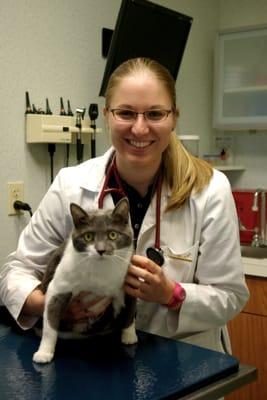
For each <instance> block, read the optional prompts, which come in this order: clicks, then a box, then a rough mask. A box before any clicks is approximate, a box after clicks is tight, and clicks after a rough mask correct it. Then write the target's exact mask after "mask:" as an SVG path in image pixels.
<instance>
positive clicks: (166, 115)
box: [107, 108, 173, 124]
mask: <svg viewBox="0 0 267 400" xmlns="http://www.w3.org/2000/svg"><path fill="white" fill-rule="evenodd" d="M107 110H108V111H110V112H111V113H112V115H113V117H114V119H115V120H116V121H118V122H123V123H134V122H135V121H136V120H137V116H138V115H139V114H142V115H143V116H144V118H145V120H146V121H147V122H149V123H152V124H157V123H160V122H163V121H165V120H166V119H167V118H168V116H169V115H170V114H171V113H173V110H172V109H171V110H165V109H161V108H155V109H152V110H146V111H143V112H138V111H134V110H131V109H128V108H107ZM116 111H130V112H131V113H133V116H134V117H133V119H129V120H127V119H120V118H119V117H118V115H116ZM152 111H164V112H165V113H166V114H165V116H164V117H163V118H162V119H159V120H153V119H149V118H148V117H147V114H148V113H149V112H152Z"/></svg>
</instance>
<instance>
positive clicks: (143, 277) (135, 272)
mask: <svg viewBox="0 0 267 400" xmlns="http://www.w3.org/2000/svg"><path fill="white" fill-rule="evenodd" d="M131 276H132V277H133V278H134V279H138V280H139V281H140V282H147V283H152V282H153V280H154V274H153V273H151V272H150V271H148V270H147V269H143V268H139V267H136V266H134V265H131V266H130V268H129V271H128V274H127V277H126V279H127V278H128V277H131Z"/></svg>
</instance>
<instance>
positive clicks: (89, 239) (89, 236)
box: [83, 232, 95, 242]
mask: <svg viewBox="0 0 267 400" xmlns="http://www.w3.org/2000/svg"><path fill="white" fill-rule="evenodd" d="M94 236H95V235H94V234H93V232H87V233H85V235H84V236H83V237H84V240H85V241H86V242H92V241H93V240H94Z"/></svg>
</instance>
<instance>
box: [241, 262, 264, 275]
mask: <svg viewBox="0 0 267 400" xmlns="http://www.w3.org/2000/svg"><path fill="white" fill-rule="evenodd" d="M242 261H243V265H244V271H245V274H246V275H252V276H259V277H262V278H267V258H263V259H260V258H248V257H242Z"/></svg>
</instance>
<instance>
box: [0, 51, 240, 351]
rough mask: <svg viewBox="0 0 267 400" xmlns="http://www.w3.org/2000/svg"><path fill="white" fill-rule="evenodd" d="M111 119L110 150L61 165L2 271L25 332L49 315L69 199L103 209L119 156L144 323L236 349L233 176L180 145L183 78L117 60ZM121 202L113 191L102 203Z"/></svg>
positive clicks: (140, 323)
mask: <svg viewBox="0 0 267 400" xmlns="http://www.w3.org/2000/svg"><path fill="white" fill-rule="evenodd" d="M104 115H105V119H106V124H107V128H108V131H109V133H110V137H111V140H112V144H113V147H112V149H110V150H109V151H108V152H107V153H105V154H104V155H103V156H102V157H98V158H95V159H92V160H89V161H87V162H85V163H83V164H81V165H79V166H77V167H71V168H67V169H63V170H62V171H60V173H59V174H58V176H57V177H56V179H55V181H54V182H53V184H52V186H51V188H50V189H49V191H48V193H47V194H46V195H45V197H44V199H43V200H42V202H41V204H40V207H39V208H38V210H37V211H36V213H35V214H34V216H33V217H32V220H31V221H30V223H29V225H28V226H27V227H26V229H25V230H24V232H23V233H22V235H21V237H20V240H19V244H18V249H17V251H16V252H15V253H13V254H12V255H10V257H9V261H8V263H7V264H6V265H5V267H4V268H3V271H2V279H1V287H0V295H1V297H2V299H3V301H4V303H5V304H6V306H7V307H8V309H9V311H10V312H11V314H12V315H13V317H14V318H15V319H16V320H17V321H18V323H19V324H20V325H21V326H22V327H23V328H25V329H26V328H29V327H31V326H33V325H34V324H35V322H36V320H37V319H38V317H39V316H41V315H42V312H43V308H44V296H43V294H42V293H41V292H40V290H39V289H38V284H39V279H40V278H41V276H42V274H43V271H44V269H45V267H46V263H47V258H48V254H49V253H50V252H51V250H53V249H54V248H55V247H57V246H58V245H59V244H60V243H61V242H62V241H63V240H64V239H65V238H66V237H67V236H68V234H69V232H70V230H71V228H72V225H71V216H70V213H69V204H70V203H71V202H75V203H78V204H80V205H81V206H82V207H84V208H85V209H89V208H93V207H95V208H97V207H98V206H99V204H98V200H99V196H100V193H101V191H102V189H103V181H104V179H105V174H106V171H107V169H108V168H109V166H110V163H111V162H113V163H114V165H115V167H114V168H116V171H115V172H116V173H115V172H114V171H113V172H112V174H111V176H110V178H109V182H108V185H109V187H114V186H118V184H119V185H122V186H123V189H124V192H125V194H126V195H127V196H128V198H129V201H130V208H131V221H132V226H133V229H134V234H135V246H136V254H135V255H134V256H133V258H132V264H131V266H130V267H129V272H128V275H127V277H126V281H125V291H126V292H127V293H128V294H130V295H132V296H134V297H136V298H137V299H138V302H137V303H138V305H137V328H139V329H141V330H144V331H147V332H151V333H155V334H158V335H162V336H166V337H172V338H177V339H183V340H185V341H188V342H190V343H193V344H198V345H201V346H205V347H208V348H211V349H214V350H218V351H225V350H229V342H228V336H227V331H226V327H225V325H226V323H227V321H229V320H230V319H232V318H234V317H235V316H236V315H237V314H238V313H239V312H240V311H241V309H242V308H243V306H244V305H245V303H246V301H247V299H248V291H247V288H246V285H245V281H244V275H243V271H242V265H241V256H240V248H239V237H238V227H237V219H236V212H235V205H234V202H233V199H232V194H231V189H230V185H229V183H228V181H227V179H226V177H225V176H224V175H223V174H222V173H220V172H218V171H213V170H212V169H211V167H210V166H209V165H208V164H206V163H205V162H204V161H202V160H200V159H197V158H195V157H193V156H191V155H190V154H189V153H188V152H187V151H186V150H185V149H184V147H183V146H182V144H181V143H180V142H179V141H178V139H177V137H176V135H175V133H174V128H175V125H176V121H177V118H178V110H177V108H176V100H175V83H174V81H173V79H172V77H171V76H170V74H169V72H168V71H167V70H166V69H165V68H164V67H162V66H161V65H159V64H158V63H157V62H155V61H152V60H149V59H142V58H139V59H133V60H129V61H127V62H125V63H123V64H122V65H121V66H119V67H118V68H117V69H116V70H115V71H114V72H113V74H112V76H111V78H110V81H109V84H108V87H107V90H106V106H105V109H104ZM118 180H119V183H118ZM117 200H118V196H117V195H116V194H114V193H113V195H112V194H109V195H107V196H106V197H105V198H104V200H103V207H105V208H110V207H112V206H113V204H114V202H116V201H117ZM157 211H158V212H157ZM149 247H152V248H153V247H155V248H156V249H158V250H157V251H156V250H155V249H153V251H152V256H153V257H152V258H154V256H155V253H156V255H158V258H159V260H158V258H157V259H156V261H157V263H158V264H160V263H161V262H160V261H163V260H162V259H161V258H162V255H161V251H160V250H159V248H161V250H162V251H163V254H164V264H163V266H162V267H161V266H159V265H157V263H156V262H154V261H152V260H151V259H149V258H148V257H147V254H146V250H147V248H149ZM82 297H83V293H82V294H81V295H80V296H79V298H78V299H74V300H73V302H72V303H71V305H70V306H69V308H68V312H67V315H66V316H65V317H69V318H75V319H83V318H86V317H88V315H91V314H90V313H89V314H88V312H85V311H84V306H83V307H81V306H80V300H81V298H82ZM108 303H109V299H107V301H106V304H108ZM89 305H90V304H89ZM102 311H103V310H101V312H102Z"/></svg>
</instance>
